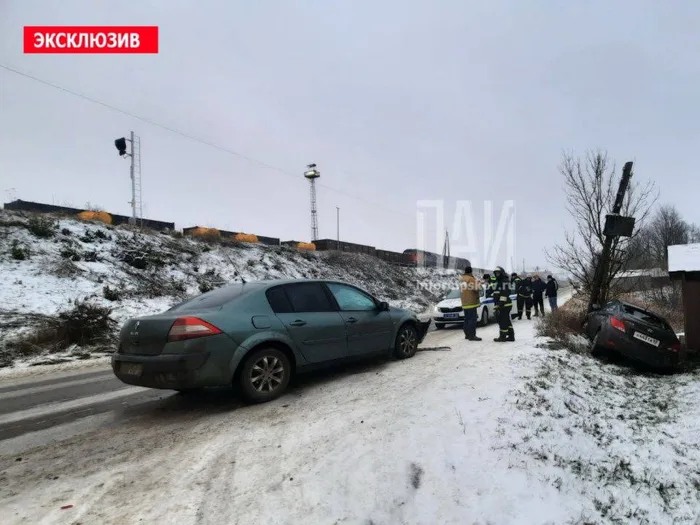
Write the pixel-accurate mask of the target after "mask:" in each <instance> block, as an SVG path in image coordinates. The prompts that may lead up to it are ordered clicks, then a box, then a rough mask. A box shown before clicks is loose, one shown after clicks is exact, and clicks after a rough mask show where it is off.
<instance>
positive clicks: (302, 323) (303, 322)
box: [289, 319, 306, 326]
mask: <svg viewBox="0 0 700 525" xmlns="http://www.w3.org/2000/svg"><path fill="white" fill-rule="evenodd" d="M305 324H306V321H302V320H301V319H297V320H296V321H292V322H291V323H289V325H290V326H304V325H305Z"/></svg>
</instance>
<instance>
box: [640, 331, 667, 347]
mask: <svg viewBox="0 0 700 525" xmlns="http://www.w3.org/2000/svg"><path fill="white" fill-rule="evenodd" d="M633 337H635V338H636V339H639V340H640V341H644V342H645V343H648V344H650V345H651V346H659V344H660V343H661V341H659V340H658V339H654V338H653V337H649V336H648V335H644V334H643V333H641V332H635V333H634V336H633Z"/></svg>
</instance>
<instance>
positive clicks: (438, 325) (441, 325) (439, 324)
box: [435, 323, 445, 330]
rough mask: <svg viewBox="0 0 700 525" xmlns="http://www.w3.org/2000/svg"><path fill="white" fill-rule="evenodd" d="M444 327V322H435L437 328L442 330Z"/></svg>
mask: <svg viewBox="0 0 700 525" xmlns="http://www.w3.org/2000/svg"><path fill="white" fill-rule="evenodd" d="M443 328H445V325H444V324H443V323H435V330H442V329H443Z"/></svg>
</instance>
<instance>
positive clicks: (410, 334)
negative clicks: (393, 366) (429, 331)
mask: <svg viewBox="0 0 700 525" xmlns="http://www.w3.org/2000/svg"><path fill="white" fill-rule="evenodd" d="M416 351H418V330H416V327H415V326H413V325H412V324H409V323H406V324H404V325H402V326H401V328H399V331H398V333H397V334H396V341H395V342H394V355H395V356H396V358H397V359H408V358H409V357H413V356H414V355H416Z"/></svg>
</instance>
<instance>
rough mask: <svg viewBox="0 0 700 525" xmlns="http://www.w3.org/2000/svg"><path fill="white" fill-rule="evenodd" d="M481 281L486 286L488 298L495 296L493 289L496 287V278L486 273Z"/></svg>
mask: <svg viewBox="0 0 700 525" xmlns="http://www.w3.org/2000/svg"><path fill="white" fill-rule="evenodd" d="M481 279H482V280H483V281H484V284H485V285H486V294H485V295H486V297H491V296H492V295H493V289H494V288H495V287H496V278H495V277H494V276H492V275H489V274H488V273H485V274H484V276H483V277H482V278H481Z"/></svg>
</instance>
